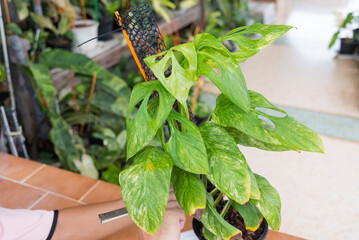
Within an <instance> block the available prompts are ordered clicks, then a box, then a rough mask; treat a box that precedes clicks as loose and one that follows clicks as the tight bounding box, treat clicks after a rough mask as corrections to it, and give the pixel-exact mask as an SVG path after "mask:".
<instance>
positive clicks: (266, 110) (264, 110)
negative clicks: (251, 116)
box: [255, 107, 287, 118]
mask: <svg viewBox="0 0 359 240" xmlns="http://www.w3.org/2000/svg"><path fill="white" fill-rule="evenodd" d="M255 109H256V110H257V111H259V112H262V113H265V114H267V115H268V116H272V117H277V118H284V117H286V116H287V114H285V113H283V112H280V111H277V110H274V109H270V108H262V107H256V108H255Z"/></svg>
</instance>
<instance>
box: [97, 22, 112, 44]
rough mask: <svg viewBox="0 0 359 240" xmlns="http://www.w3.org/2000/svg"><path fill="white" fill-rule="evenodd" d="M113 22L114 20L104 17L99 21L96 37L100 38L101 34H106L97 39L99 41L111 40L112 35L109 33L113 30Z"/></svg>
mask: <svg viewBox="0 0 359 240" xmlns="http://www.w3.org/2000/svg"><path fill="white" fill-rule="evenodd" d="M113 22H114V20H113V19H112V18H111V17H109V16H105V17H103V18H102V19H101V21H100V24H99V26H98V35H99V36H101V35H102V34H105V33H108V34H106V35H104V36H102V37H99V38H98V40H99V41H108V40H110V39H112V33H110V32H111V31H112V30H113Z"/></svg>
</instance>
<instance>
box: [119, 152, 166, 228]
mask: <svg viewBox="0 0 359 240" xmlns="http://www.w3.org/2000/svg"><path fill="white" fill-rule="evenodd" d="M171 172H172V160H171V157H170V156H169V155H168V154H167V153H165V152H163V151H161V150H159V149H156V148H146V149H144V150H143V151H141V152H140V153H139V154H138V155H136V157H135V160H134V163H133V164H132V165H131V166H130V167H129V168H128V169H126V170H123V171H122V172H121V174H120V186H121V192H122V196H123V200H124V201H125V205H126V209H127V211H128V213H129V215H130V216H131V218H132V220H133V221H134V222H135V223H136V224H137V226H139V227H141V228H142V229H143V230H144V231H146V232H148V233H150V234H154V233H155V232H156V231H157V230H158V228H159V227H160V226H161V224H162V221H163V216H164V214H165V210H166V206H167V201H168V196H169V190H170V180H171Z"/></svg>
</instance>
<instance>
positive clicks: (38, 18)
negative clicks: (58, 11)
mask: <svg viewBox="0 0 359 240" xmlns="http://www.w3.org/2000/svg"><path fill="white" fill-rule="evenodd" d="M30 16H31V19H32V20H33V21H34V22H35V23H36V24H37V25H39V26H40V27H43V28H46V29H49V30H51V32H53V33H54V34H55V35H56V36H58V35H59V31H58V30H57V28H56V27H55V25H54V24H53V23H52V21H51V19H50V18H48V17H45V16H43V15H38V14H36V13H30Z"/></svg>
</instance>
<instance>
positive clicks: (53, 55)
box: [39, 49, 131, 97]
mask: <svg viewBox="0 0 359 240" xmlns="http://www.w3.org/2000/svg"><path fill="white" fill-rule="evenodd" d="M39 59H40V62H41V63H43V64H45V65H47V66H48V67H50V68H62V69H68V70H72V71H74V72H75V73H77V74H80V75H83V76H87V77H90V78H91V77H92V75H93V73H94V72H96V73H97V81H96V86H101V87H102V88H103V89H105V90H106V91H107V92H109V93H111V94H113V95H115V96H118V97H120V96H121V97H128V96H129V95H130V93H131V91H130V88H129V87H128V86H127V84H126V82H125V81H124V80H122V79H121V78H119V77H117V76H116V75H114V74H112V73H110V72H109V71H108V70H107V69H105V68H103V67H102V66H100V65H99V64H97V63H96V62H94V61H93V60H92V59H91V58H88V57H87V56H85V55H83V54H79V53H72V52H69V51H65V50H62V49H54V50H50V51H46V52H42V53H41V54H40V57H39Z"/></svg>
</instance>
